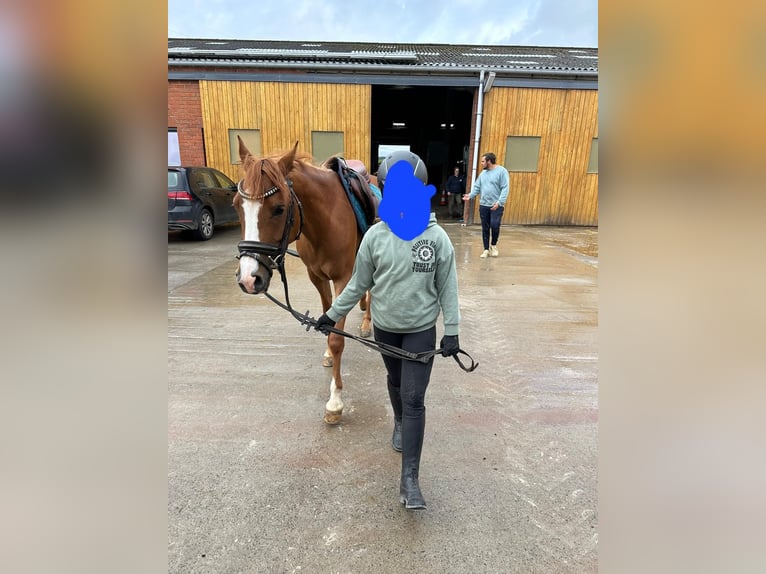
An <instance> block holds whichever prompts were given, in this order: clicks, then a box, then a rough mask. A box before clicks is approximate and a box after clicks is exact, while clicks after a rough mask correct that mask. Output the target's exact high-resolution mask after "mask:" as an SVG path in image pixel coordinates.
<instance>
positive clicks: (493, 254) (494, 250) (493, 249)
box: [489, 245, 498, 257]
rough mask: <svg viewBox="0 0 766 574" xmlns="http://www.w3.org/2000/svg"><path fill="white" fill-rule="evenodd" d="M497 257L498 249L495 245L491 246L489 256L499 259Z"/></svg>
mask: <svg viewBox="0 0 766 574" xmlns="http://www.w3.org/2000/svg"><path fill="white" fill-rule="evenodd" d="M497 255H498V253H497V247H495V246H494V245H490V246H489V256H490V257H497Z"/></svg>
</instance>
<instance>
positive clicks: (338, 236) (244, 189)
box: [234, 139, 371, 424]
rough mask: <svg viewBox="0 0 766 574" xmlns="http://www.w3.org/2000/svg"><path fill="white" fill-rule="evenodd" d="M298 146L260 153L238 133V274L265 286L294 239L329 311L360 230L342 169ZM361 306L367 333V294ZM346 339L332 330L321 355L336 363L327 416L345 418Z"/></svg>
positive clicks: (245, 283)
mask: <svg viewBox="0 0 766 574" xmlns="http://www.w3.org/2000/svg"><path fill="white" fill-rule="evenodd" d="M297 149H298V142H296V143H295V146H294V147H293V149H292V150H291V151H289V152H288V153H286V154H284V155H283V156H281V157H279V156H277V157H264V158H260V159H257V158H255V157H253V156H252V155H251V153H250V151H249V150H248V149H247V147H246V146H245V144H244V143H243V141H242V140H241V139H240V140H239V156H240V158H241V159H242V167H243V169H244V179H243V180H242V181H241V182H240V185H239V192H238V193H237V195H236V196H235V198H234V207H235V208H236V210H237V212H238V213H239V221H240V227H241V231H242V242H241V243H240V245H239V252H240V255H239V268H238V270H237V282H238V283H239V286H240V288H241V289H242V290H243V291H244V292H246V293H251V294H258V293H266V292H267V291H268V288H269V282H270V279H271V276H272V269H273V268H274V266H275V261H278V258H280V257H285V253H286V251H287V246H288V245H289V244H290V243H292V242H295V248H296V251H297V252H298V254H299V255H300V258H301V260H302V261H303V263H304V264H305V265H306V270H307V271H308V275H309V279H310V280H311V283H313V285H314V287H315V288H316V290H317V291H318V292H319V297H320V298H321V300H322V310H323V311H327V309H329V308H330V305H331V304H332V298H333V293H332V291H333V289H334V291H335V296H336V297H337V296H338V295H339V294H340V292H341V291H343V288H344V287H345V286H346V284H347V283H348V281H349V279H351V273H352V271H353V269H354V260H355V258H356V251H357V249H358V247H359V243H360V242H361V240H362V234H361V232H360V231H359V228H358V226H357V223H356V217H355V215H354V210H353V208H352V207H351V203H350V202H349V200H348V197H347V196H346V192H345V190H344V188H343V184H342V183H341V181H340V178H339V177H338V174H337V173H335V172H333V171H330V170H329V169H327V168H324V167H316V166H314V165H312V164H311V163H310V158H309V156H307V155H305V154H298V153H297ZM330 281H332V289H331V287H330ZM360 307H361V308H362V310H363V311H364V318H363V320H362V325H361V328H360V330H361V333H362V336H363V337H368V336H369V334H370V330H371V329H370V322H371V318H370V306H369V298H368V297H366V298H365V299H363V300H362V301H360ZM345 322H346V319H345V317H344V318H342V319H341V320H340V321H338V323H337V325H336V327H337V328H338V329H341V330H342V329H343V328H344V325H345ZM343 347H344V338H343V337H342V336H341V335H336V334H334V333H332V334H330V335H329V336H328V338H327V350H326V351H325V353H324V361H323V365H324V366H326V367H329V366H331V367H332V369H333V371H332V380H331V381H330V399H329V400H328V401H327V404H326V405H325V415H324V421H325V422H326V423H328V424H337V423H338V422H340V418H341V414H342V413H343V400H342V398H341V394H342V390H343V380H342V378H341V355H342V353H343Z"/></svg>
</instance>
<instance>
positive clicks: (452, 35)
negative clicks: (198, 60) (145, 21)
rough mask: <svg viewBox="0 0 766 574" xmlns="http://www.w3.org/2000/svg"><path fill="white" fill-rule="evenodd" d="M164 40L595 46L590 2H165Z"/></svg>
mask: <svg viewBox="0 0 766 574" xmlns="http://www.w3.org/2000/svg"><path fill="white" fill-rule="evenodd" d="M168 37H169V38H209V39H236V40H295V41H336V42H341V41H342V42H395V43H415V44H485V45H512V46H513V45H515V46H563V47H583V48H597V47H598V1H597V0H512V1H511V0H507V1H503V0H443V1H441V2H439V1H438V0H417V1H412V0H291V1H289V2H285V1H284V0H282V1H275V0H168Z"/></svg>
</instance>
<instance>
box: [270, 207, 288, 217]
mask: <svg viewBox="0 0 766 574" xmlns="http://www.w3.org/2000/svg"><path fill="white" fill-rule="evenodd" d="M284 212H285V206H284V205H275V206H274V209H273V210H272V211H271V216H272V217H279V216H280V215H282V214H283V213H284Z"/></svg>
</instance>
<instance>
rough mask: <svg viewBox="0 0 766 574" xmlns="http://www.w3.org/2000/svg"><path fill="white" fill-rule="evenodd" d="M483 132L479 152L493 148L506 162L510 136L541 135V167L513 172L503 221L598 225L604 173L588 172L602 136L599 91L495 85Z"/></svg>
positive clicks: (487, 102)
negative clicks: (594, 144)
mask: <svg viewBox="0 0 766 574" xmlns="http://www.w3.org/2000/svg"><path fill="white" fill-rule="evenodd" d="M481 132H482V137H481V141H480V146H479V154H483V153H485V152H493V153H494V154H495V155H496V156H497V161H498V163H499V164H501V165H502V164H503V162H504V159H505V151H506V143H507V138H508V136H539V137H540V156H539V162H538V171H537V172H536V173H524V172H509V175H510V192H509V199H508V202H507V203H506V206H505V212H504V213H503V223H512V224H531V225H535V224H537V225H586V226H589V225H592V226H597V225H598V174H597V173H587V171H588V160H589V155H590V147H591V141H592V139H593V138H594V137H598V91H597V90H553V89H533V88H493V89H492V90H490V91H489V92H488V93H487V94H485V99H484V113H483V118H482V129H481ZM477 159H478V158H477ZM477 163H478V162H477ZM474 203H475V204H476V205H475V208H474V221H476V222H478V221H479V214H478V202H474Z"/></svg>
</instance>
